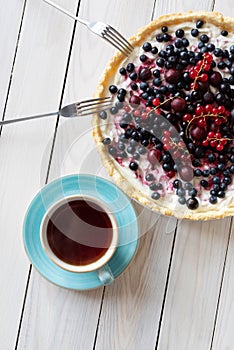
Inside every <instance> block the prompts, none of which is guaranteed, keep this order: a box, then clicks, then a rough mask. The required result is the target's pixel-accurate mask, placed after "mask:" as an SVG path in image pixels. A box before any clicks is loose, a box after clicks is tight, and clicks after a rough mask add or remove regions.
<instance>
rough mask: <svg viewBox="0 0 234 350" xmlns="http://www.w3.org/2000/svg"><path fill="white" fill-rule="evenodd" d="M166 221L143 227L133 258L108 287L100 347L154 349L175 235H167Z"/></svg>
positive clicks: (102, 315)
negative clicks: (148, 229) (121, 273)
mask: <svg viewBox="0 0 234 350" xmlns="http://www.w3.org/2000/svg"><path fill="white" fill-rule="evenodd" d="M148 213H149V212H148ZM144 219H145V220H144V222H146V220H147V219H148V222H150V221H151V223H152V222H153V221H154V220H155V217H154V216H153V214H152V215H151V217H147V216H146V215H145V216H144ZM167 220H168V218H167V217H161V218H160V219H159V220H158V221H157V223H155V225H154V227H151V230H150V231H147V232H146V231H144V230H142V231H143V232H145V235H144V236H143V237H142V238H141V241H140V245H139V249H138V253H137V255H136V257H135V259H134V261H133V262H132V264H131V265H130V267H129V268H128V269H127V270H126V272H125V273H124V274H123V275H122V276H121V277H120V278H119V279H118V280H117V281H116V282H115V284H113V286H111V287H110V288H108V289H106V292H105V298H104V302H103V308H102V313H101V318H100V323H99V328H98V337H97V344H96V349H97V350H108V349H119V350H122V349H129V350H131V349H132V350H138V349H139V350H140V349H154V348H155V343H156V337H157V329H158V324H159V319H160V312H161V307H162V303H163V296H164V289H165V284H166V278H167V270H168V265H169V261H170V253H171V249H172V243H173V237H174V235H173V234H170V235H169V234H165V227H166V226H167ZM162 349H163V348H162Z"/></svg>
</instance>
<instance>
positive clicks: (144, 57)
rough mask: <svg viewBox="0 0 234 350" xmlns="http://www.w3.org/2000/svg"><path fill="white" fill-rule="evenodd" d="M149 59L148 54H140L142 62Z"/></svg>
mask: <svg viewBox="0 0 234 350" xmlns="http://www.w3.org/2000/svg"><path fill="white" fill-rule="evenodd" d="M146 60H147V56H146V55H144V54H143V55H140V61H141V62H145V61H146Z"/></svg>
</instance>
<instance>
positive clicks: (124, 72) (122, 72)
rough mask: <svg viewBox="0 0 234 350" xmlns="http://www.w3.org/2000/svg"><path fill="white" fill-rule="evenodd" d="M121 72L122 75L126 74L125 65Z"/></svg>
mask: <svg viewBox="0 0 234 350" xmlns="http://www.w3.org/2000/svg"><path fill="white" fill-rule="evenodd" d="M119 73H120V74H121V75H126V69H125V68H124V67H121V68H120V70H119Z"/></svg>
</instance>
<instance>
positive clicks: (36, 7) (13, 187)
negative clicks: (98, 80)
mask: <svg viewBox="0 0 234 350" xmlns="http://www.w3.org/2000/svg"><path fill="white" fill-rule="evenodd" d="M17 2H18V0H17V1H12V2H11V3H12V4H11V5H12V10H13V9H16V10H17V8H19V5H17ZM14 3H15V6H14ZM66 3H67V4H69V6H70V8H74V9H75V8H76V6H77V3H76V1H69V2H68V1H66ZM64 4H65V2H64ZM12 19H13V17H12ZM10 22H11V20H10V18H9V23H10ZM1 24H2V23H1ZM72 29H73V23H71V22H70V21H69V20H68V19H67V18H65V17H63V16H62V17H61V16H60V15H59V14H58V13H56V14H55V13H53V14H52V12H51V9H48V8H45V6H44V4H42V3H41V2H40V1H37V0H31V1H28V2H27V4H26V8H25V14H24V19H23V23H22V30H21V35H20V37H19V42H18V50H17V55H16V59H15V65H14V71H13V76H12V83H11V87H10V91H9V96H8V101H7V107H6V115H5V118H6V119H8V118H9V119H10V118H14V117H16V116H19V115H26V114H27V115H29V114H32V113H35V112H36V113H38V112H44V111H48V110H49V111H50V110H57V108H58V106H59V102H60V97H61V91H62V86H63V80H64V73H65V69H66V62H67V57H68V52H69V48H70V40H71V34H72ZM62 48H63V49H62ZM9 78H10V76H9ZM55 122H56V121H55V119H51V118H48V119H47V120H43V122H42V121H35V122H33V123H22V124H18V125H16V124H15V125H11V126H10V127H9V126H4V127H3V129H2V133H1V138H0V154H1V167H0V178H1V183H0V196H1V211H0V232H1V234H2V239H1V255H0V265H1V281H2V288H1V289H0V300H1V312H0V313H1V318H0V322H1V325H0V339H1V345H0V347H1V348H2V349H13V348H14V345H15V342H16V338H17V332H18V328H19V322H20V317H21V312H22V306H23V300H24V294H25V288H26V282H27V278H28V270H29V261H28V259H27V257H26V256H25V252H24V249H23V244H22V221H23V217H24V214H25V212H26V209H27V206H28V204H29V202H30V201H31V199H32V197H33V196H34V195H35V194H36V192H37V191H38V190H39V189H40V186H41V183H40V168H41V157H42V155H43V151H44V145H45V144H46V143H47V142H48V140H49V139H50V137H51V135H53V132H54V127H55ZM3 285H4V287H3Z"/></svg>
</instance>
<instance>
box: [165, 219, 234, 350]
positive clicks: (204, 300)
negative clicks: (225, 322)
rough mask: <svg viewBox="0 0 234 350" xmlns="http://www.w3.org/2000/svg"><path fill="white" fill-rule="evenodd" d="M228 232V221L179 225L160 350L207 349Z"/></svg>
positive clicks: (183, 223)
mask: <svg viewBox="0 0 234 350" xmlns="http://www.w3.org/2000/svg"><path fill="white" fill-rule="evenodd" d="M229 228H230V219H225V220H219V221H217V222H216V221H215V222H194V223H193V222H186V221H183V222H182V223H181V224H180V225H179V227H178V231H177V239H176V244H175V252H174V257H173V261H172V269H171V276H170V280H169V286H168V291H167V297H166V303H165V310H164V314H163V320H162V330H161V333H160V338H159V346H158V348H159V349H209V345H210V341H211V338H212V332H213V324H214V319H215V311H216V304H217V300H218V296H219V288H220V283H221V278H222V270H223V264H224V258H225V252H226V247H227V243H228V237H229Z"/></svg>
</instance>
